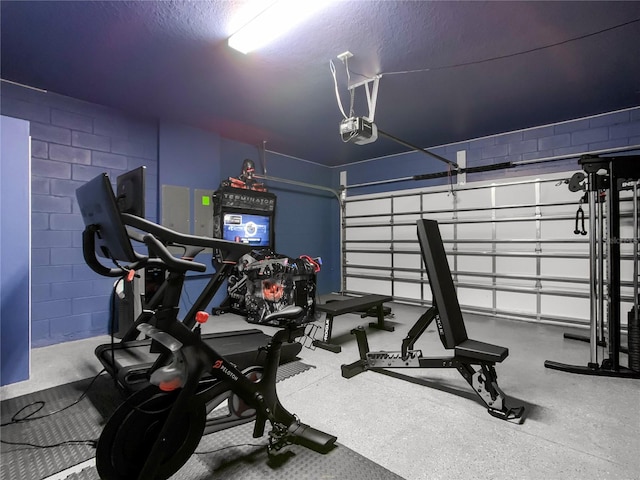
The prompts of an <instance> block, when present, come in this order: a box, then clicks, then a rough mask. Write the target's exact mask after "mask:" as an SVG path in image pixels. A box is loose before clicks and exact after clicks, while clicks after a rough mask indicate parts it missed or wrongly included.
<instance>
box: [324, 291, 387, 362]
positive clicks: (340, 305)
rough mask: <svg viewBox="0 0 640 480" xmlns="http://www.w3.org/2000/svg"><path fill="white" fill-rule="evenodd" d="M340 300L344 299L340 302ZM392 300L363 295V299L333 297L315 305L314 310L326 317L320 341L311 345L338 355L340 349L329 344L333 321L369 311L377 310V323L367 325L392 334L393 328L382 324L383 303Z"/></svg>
mask: <svg viewBox="0 0 640 480" xmlns="http://www.w3.org/2000/svg"><path fill="white" fill-rule="evenodd" d="M340 298H345V300H342V299H340ZM392 300H393V298H392V297H390V296H388V295H365V296H363V297H342V296H334V297H329V299H328V300H327V302H326V303H322V304H317V305H316V310H317V311H319V312H324V313H326V314H327V317H326V318H325V320H324V330H323V332H322V340H314V341H313V345H314V346H316V347H318V348H322V349H324V350H329V351H330V352H333V353H340V351H342V347H340V345H336V344H335V343H331V334H332V331H333V319H334V318H335V317H337V316H339V315H344V314H345V313H354V312H366V311H368V310H369V309H374V308H375V309H377V317H378V321H377V322H371V323H370V324H369V326H370V327H372V328H378V329H380V330H386V331H387V332H393V329H394V327H392V326H389V325H386V324H385V323H384V310H383V305H382V304H383V303H385V302H390V301H392Z"/></svg>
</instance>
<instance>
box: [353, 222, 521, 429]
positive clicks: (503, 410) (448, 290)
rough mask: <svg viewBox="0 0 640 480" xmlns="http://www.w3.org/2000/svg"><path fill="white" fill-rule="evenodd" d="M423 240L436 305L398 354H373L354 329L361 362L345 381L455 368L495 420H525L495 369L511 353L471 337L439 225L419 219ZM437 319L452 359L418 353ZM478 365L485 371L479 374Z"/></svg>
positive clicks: (361, 331)
mask: <svg viewBox="0 0 640 480" xmlns="http://www.w3.org/2000/svg"><path fill="white" fill-rule="evenodd" d="M418 240H419V242H420V250H421V252H422V258H423V260H424V264H425V267H426V270H427V275H428V277H429V285H430V287H431V292H432V294H433V306H432V307H431V308H429V309H428V310H427V311H426V312H425V313H424V314H423V315H422V316H421V317H420V318H419V319H418V321H417V322H416V323H415V324H414V325H413V326H412V327H411V329H410V330H409V333H408V334H407V336H406V337H405V338H404V340H403V341H402V349H401V351H399V352H383V351H381V352H371V351H369V344H368V342H367V334H366V332H365V331H364V330H363V329H362V328H356V329H354V330H352V331H351V333H353V334H355V335H356V338H357V341H358V350H359V352H360V360H358V361H356V362H354V363H351V364H349V365H342V376H343V377H345V378H351V377H354V376H355V375H358V374H359V373H362V372H364V371H366V370H373V371H381V370H384V369H385V368H456V369H457V370H458V371H459V372H460V374H461V375H462V376H463V377H464V379H465V380H466V381H467V382H468V383H469V385H471V388H473V391H474V392H475V393H476V394H477V395H478V397H479V398H480V400H482V402H483V403H484V404H485V405H486V406H487V410H488V412H489V413H490V414H491V415H493V416H494V417H498V418H501V419H503V420H514V419H520V418H521V417H522V414H523V413H524V407H522V406H519V407H508V406H507V405H506V396H505V394H504V393H503V392H502V390H500V387H498V379H497V375H496V371H495V364H496V363H500V362H502V361H503V360H504V359H505V358H507V356H508V355H509V350H508V349H507V348H505V347H500V346H498V345H492V344H489V343H484V342H480V341H477V340H472V339H470V338H469V337H468V336H467V330H466V328H465V325H464V320H463V318H462V312H461V311H460V304H459V303H458V296H457V295H456V291H455V287H454V285H453V279H452V278H451V271H450V270H449V264H448V262H447V255H446V253H445V250H444V245H443V243H442V238H441V236H440V230H439V228H438V222H436V221H435V220H418ZM434 320H435V322H436V325H437V327H438V333H439V335H440V340H441V341H442V344H443V346H444V347H445V348H446V349H448V350H453V355H452V356H447V357H424V356H423V355H422V351H421V350H414V349H413V346H414V344H415V342H416V341H417V340H418V338H419V337H420V335H422V334H423V333H424V332H425V331H426V330H427V327H428V326H429V325H430V324H431V322H433V321H434ZM474 365H477V366H479V367H480V368H478V369H476V368H475V367H474Z"/></svg>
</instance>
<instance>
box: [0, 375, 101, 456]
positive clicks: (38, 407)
mask: <svg viewBox="0 0 640 480" xmlns="http://www.w3.org/2000/svg"><path fill="white" fill-rule="evenodd" d="M103 372H105V369H102V370H100V372H98V373H97V374H96V376H94V377H93V378H92V379H91V382H90V383H89V385H88V386H87V388H86V389H85V390H84V392H82V394H81V395H80V397H78V399H77V400H75V401H74V402H72V403H70V404H69V405H67V406H65V407H62V408H59V409H58V410H54V411H53V412H48V413H45V414H43V415H39V416H37V417H34V415H35V414H36V413H38V412H39V411H41V410H42V409H43V408H44V406H45V405H46V402H45V401H43V400H37V401H35V402H32V403H30V404H29V405H25V406H24V407H22V408H21V409H20V410H18V411H17V412H16V413H15V414H14V415H13V416H12V417H11V421H9V422H6V423H2V424H0V427H6V426H8V425H16V424H19V423H24V422H30V421H33V420H41V419H43V418H47V417H50V416H52V415H55V414H56V413H60V412H63V411H65V410H67V409H69V408H71V407H73V406H74V405H77V404H78V403H80V402H81V401H82V400H83V399H84V397H86V396H87V393H89V390H90V389H91V387H93V384H94V383H95V381H96V380H97V379H98V377H99V376H100V375H102V373H103ZM31 407H35V410H33V411H32V412H30V413H27V414H26V415H24V416H22V417H21V416H20V414H21V413H23V412H24V411H25V410H27V409H29V408H31ZM0 443H4V444H6V445H15V446H20V447H32V448H56V447H61V446H64V445H87V446H90V447H92V448H95V447H96V446H97V445H98V441H97V440H95V439H89V440H66V441H63V442H59V443H55V444H52V445H37V444H35V443H29V442H12V441H9V440H4V439H0Z"/></svg>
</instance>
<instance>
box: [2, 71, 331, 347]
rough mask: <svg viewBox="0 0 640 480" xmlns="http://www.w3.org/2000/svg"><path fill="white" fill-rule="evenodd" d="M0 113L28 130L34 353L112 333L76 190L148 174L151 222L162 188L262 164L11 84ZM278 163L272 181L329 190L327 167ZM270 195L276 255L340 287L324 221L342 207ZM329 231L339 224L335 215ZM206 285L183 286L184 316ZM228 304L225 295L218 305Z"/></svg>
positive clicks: (191, 136) (181, 133)
mask: <svg viewBox="0 0 640 480" xmlns="http://www.w3.org/2000/svg"><path fill="white" fill-rule="evenodd" d="M0 113H2V115H6V116H9V117H14V118H20V119H24V120H28V121H29V122H30V134H31V162H32V179H31V181H32V229H33V237H32V345H33V346H34V347H38V346H44V345H49V344H54V343H59V342H64V341H69V340H76V339H80V338H86V337H91V336H95V335H100V334H105V333H107V332H108V319H109V308H110V293H111V289H112V285H113V279H107V278H104V277H100V276H99V275H97V274H96V273H94V272H93V271H91V270H90V269H89V268H88V267H87V266H86V265H85V262H84V259H83V256H82V243H81V234H82V229H83V222H82V218H81V217H80V214H79V211H78V206H77V203H76V200H75V190H76V188H77V187H78V186H80V185H82V184H83V183H84V182H86V181H87V180H90V179H92V178H93V177H95V176H96V175H98V174H100V173H101V172H103V171H106V172H108V173H109V175H110V177H111V179H112V181H113V182H114V183H115V179H116V177H117V176H118V175H119V174H121V173H124V172H126V171H128V170H130V169H132V168H136V167H138V166H140V165H145V166H146V167H147V184H146V187H147V189H146V191H147V202H146V216H147V218H148V219H150V220H152V221H158V220H159V213H160V212H159V186H160V185H163V184H168V185H179V186H188V187H189V188H191V189H192V191H193V189H195V188H203V189H207V188H210V189H213V190H215V189H216V188H217V187H218V186H219V184H220V181H221V179H223V178H226V177H228V176H237V175H238V174H239V172H240V169H241V166H242V161H243V160H244V159H245V158H252V159H254V160H257V159H258V158H257V151H258V150H257V147H254V146H251V145H245V144H241V143H238V142H232V141H228V140H225V139H221V138H220V137H219V136H218V135H217V134H214V133H211V132H203V131H200V130H197V129H193V128H191V127H188V126H185V125H177V124H171V123H165V122H159V121H158V120H156V119H141V118H133V117H131V116H130V115H127V114H125V113H123V112H119V111H116V110H113V109H109V108H106V107H102V106H99V105H94V104H90V103H87V102H83V101H80V100H76V99H72V98H68V97H64V96H61V95H56V94H53V93H45V92H40V91H36V90H33V89H28V88H24V87H20V86H16V85H12V84H9V83H5V82H3V84H2V89H1V90H0ZM275 157H276V158H275V159H272V160H271V163H273V167H274V170H273V172H269V173H272V174H274V175H278V176H282V177H284V178H289V179H293V180H299V181H307V182H310V183H316V184H317V183H322V182H325V183H326V184H327V186H328V185H329V183H330V181H331V171H330V169H329V168H327V167H324V166H320V165H315V164H310V163H309V162H303V161H300V160H298V159H291V158H289V157H286V156H280V155H276V156H275ZM276 160H277V161H276ZM258 163H259V162H258V161H256V164H258ZM269 187H270V189H271V187H272V185H270V186H269ZM273 187H274V190H273V191H274V192H275V193H276V194H277V195H278V201H279V205H278V216H277V222H276V231H277V242H278V243H277V245H278V250H281V251H282V252H283V253H286V254H288V255H290V256H298V255H300V254H303V253H306V254H309V255H313V256H322V257H323V260H325V268H324V269H323V274H322V276H321V278H320V279H319V282H321V284H322V291H330V290H331V289H334V288H337V285H338V284H337V282H338V281H339V280H338V278H337V277H336V275H337V273H336V272H338V270H339V264H336V265H338V266H337V267H333V266H332V264H331V262H335V261H337V259H338V257H339V255H338V254H337V253H336V252H337V251H339V245H337V242H333V241H332V238H334V237H332V236H331V234H330V231H329V230H328V229H327V228H325V227H324V225H325V223H332V220H331V219H329V218H328V216H330V215H333V214H332V213H330V212H331V209H332V207H331V202H333V204H337V201H336V200H334V199H332V198H331V195H329V196H328V197H327V195H325V194H320V195H316V194H315V192H314V193H312V194H309V193H308V192H304V191H301V190H296V188H295V187H294V188H293V189H286V188H285V189H282V190H281V191H277V190H276V189H275V185H274V186H273ZM336 212H337V210H336ZM191 216H192V218H193V212H191ZM333 223H337V213H336V214H335V222H333ZM329 252H331V253H329ZM203 262H205V263H209V262H208V261H205V260H203ZM210 270H211V269H210ZM204 283H205V280H194V281H190V282H187V291H188V295H185V297H186V299H185V301H184V303H183V306H184V307H185V309H186V308H188V307H189V306H190V300H192V299H195V298H196V296H197V295H198V293H199V291H200V290H199V289H200V288H201V287H202V286H203V285H204ZM333 283H335V287H334V285H333ZM223 298H224V293H223V292H221V294H220V295H218V296H217V297H216V299H215V300H214V302H213V303H214V304H215V303H219V302H220V301H221V300H222V299H223Z"/></svg>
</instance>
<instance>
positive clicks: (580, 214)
mask: <svg viewBox="0 0 640 480" xmlns="http://www.w3.org/2000/svg"><path fill="white" fill-rule="evenodd" d="M579 224H580V227H581V228H578V226H579ZM573 233H574V234H575V235H586V234H587V231H586V230H585V228H584V210H583V209H582V200H580V205H578V210H577V211H576V225H575V229H574V230H573Z"/></svg>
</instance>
